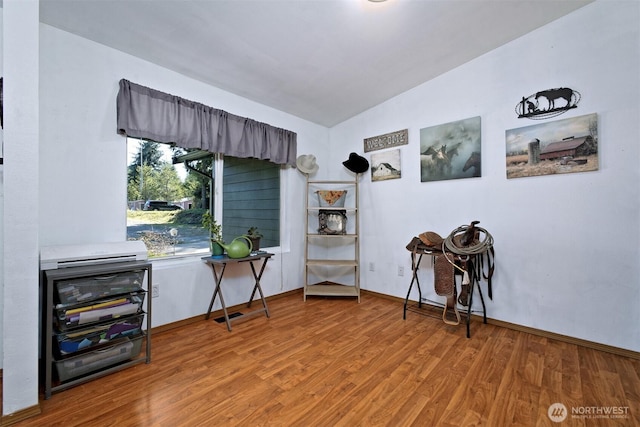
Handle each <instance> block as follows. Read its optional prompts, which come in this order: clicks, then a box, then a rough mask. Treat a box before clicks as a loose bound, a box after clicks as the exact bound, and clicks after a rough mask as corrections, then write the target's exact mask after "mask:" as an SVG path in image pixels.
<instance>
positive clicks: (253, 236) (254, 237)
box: [247, 227, 263, 251]
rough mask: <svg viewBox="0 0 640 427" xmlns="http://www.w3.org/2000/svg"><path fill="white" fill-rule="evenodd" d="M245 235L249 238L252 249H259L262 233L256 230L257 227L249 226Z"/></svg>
mask: <svg viewBox="0 0 640 427" xmlns="http://www.w3.org/2000/svg"><path fill="white" fill-rule="evenodd" d="M247 237H248V238H249V240H251V245H252V246H253V250H254V251H257V250H259V249H260V238H261V237H263V236H262V233H261V232H260V231H259V230H258V227H251V228H249V230H247Z"/></svg>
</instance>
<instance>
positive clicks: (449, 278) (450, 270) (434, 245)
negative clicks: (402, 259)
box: [404, 221, 495, 338]
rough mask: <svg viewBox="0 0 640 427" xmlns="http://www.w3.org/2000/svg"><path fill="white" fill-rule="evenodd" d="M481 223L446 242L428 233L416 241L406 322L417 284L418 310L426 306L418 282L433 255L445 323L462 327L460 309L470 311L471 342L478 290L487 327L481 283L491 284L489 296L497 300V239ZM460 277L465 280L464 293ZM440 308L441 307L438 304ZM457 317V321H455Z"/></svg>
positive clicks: (411, 244) (453, 234) (464, 228)
mask: <svg viewBox="0 0 640 427" xmlns="http://www.w3.org/2000/svg"><path fill="white" fill-rule="evenodd" d="M477 224H479V221H473V222H471V224H469V225H462V226H460V227H458V228H456V229H455V230H453V231H452V232H451V233H450V234H449V235H448V236H447V237H446V238H442V237H440V235H439V234H438V233H436V232H433V231H427V232H424V233H422V234H420V235H419V236H418V237H414V238H413V239H412V240H411V242H409V244H408V245H407V250H409V251H410V252H411V263H412V269H413V277H412V279H411V284H410V285H409V291H408V292H407V297H406V299H405V304H404V318H405V319H406V312H407V307H408V301H409V295H410V293H411V289H412V287H413V285H414V283H415V284H416V286H417V290H418V293H419V295H418V307H419V308H420V307H421V305H422V291H421V289H420V282H419V278H418V274H417V271H418V268H419V266H420V261H421V260H422V256H423V255H425V254H426V255H431V256H432V257H433V261H434V262H433V265H434V270H433V271H434V283H433V284H434V290H435V292H436V294H437V295H439V296H443V297H445V298H446V303H445V304H443V311H442V320H443V322H444V323H446V324H448V325H458V324H459V323H460V312H459V311H458V305H460V306H462V307H466V309H467V313H466V324H467V338H469V337H470V336H471V335H470V331H469V322H470V319H471V306H472V304H473V294H474V289H475V288H476V287H477V289H478V294H479V295H480V301H481V302H482V311H483V321H484V323H487V313H486V306H485V302H484V296H483V294H482V289H481V288H480V281H481V280H482V279H484V280H486V281H487V290H488V296H489V298H490V299H493V291H492V286H491V279H492V276H493V271H494V261H495V250H494V248H493V237H492V236H491V234H489V232H488V231H487V230H485V229H484V228H482V227H478V226H477ZM456 276H462V280H461V284H460V291H459V292H458V287H457V284H456ZM437 304H438V305H439V303H437ZM452 316H453V318H452Z"/></svg>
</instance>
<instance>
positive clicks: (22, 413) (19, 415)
mask: <svg viewBox="0 0 640 427" xmlns="http://www.w3.org/2000/svg"><path fill="white" fill-rule="evenodd" d="M41 413H42V408H40V403H39V402H38V404H37V405H33V406H30V407H28V408H24V409H21V410H19V411H16V412H14V413H13V414H9V415H3V416H2V418H0V425H1V426H3V427H8V426H10V425H14V424H17V423H19V422H21V421H24V420H26V419H28V418H31V417H35V416H38V415H40V414H41Z"/></svg>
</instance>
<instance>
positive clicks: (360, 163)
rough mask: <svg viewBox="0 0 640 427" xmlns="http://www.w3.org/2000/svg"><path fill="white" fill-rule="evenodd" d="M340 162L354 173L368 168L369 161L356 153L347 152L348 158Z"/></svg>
mask: <svg viewBox="0 0 640 427" xmlns="http://www.w3.org/2000/svg"><path fill="white" fill-rule="evenodd" d="M342 164H343V165H344V166H345V167H346V168H347V169H349V170H350V171H351V172H354V173H363V172H366V171H367V170H368V169H369V162H368V161H367V159H365V158H364V157H362V156H360V155H358V154H357V153H351V154H349V159H347V160H345V161H344V162H342Z"/></svg>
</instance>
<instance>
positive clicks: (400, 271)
mask: <svg viewBox="0 0 640 427" xmlns="http://www.w3.org/2000/svg"><path fill="white" fill-rule="evenodd" d="M398 276H404V267H403V266H401V265H399V266H398Z"/></svg>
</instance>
